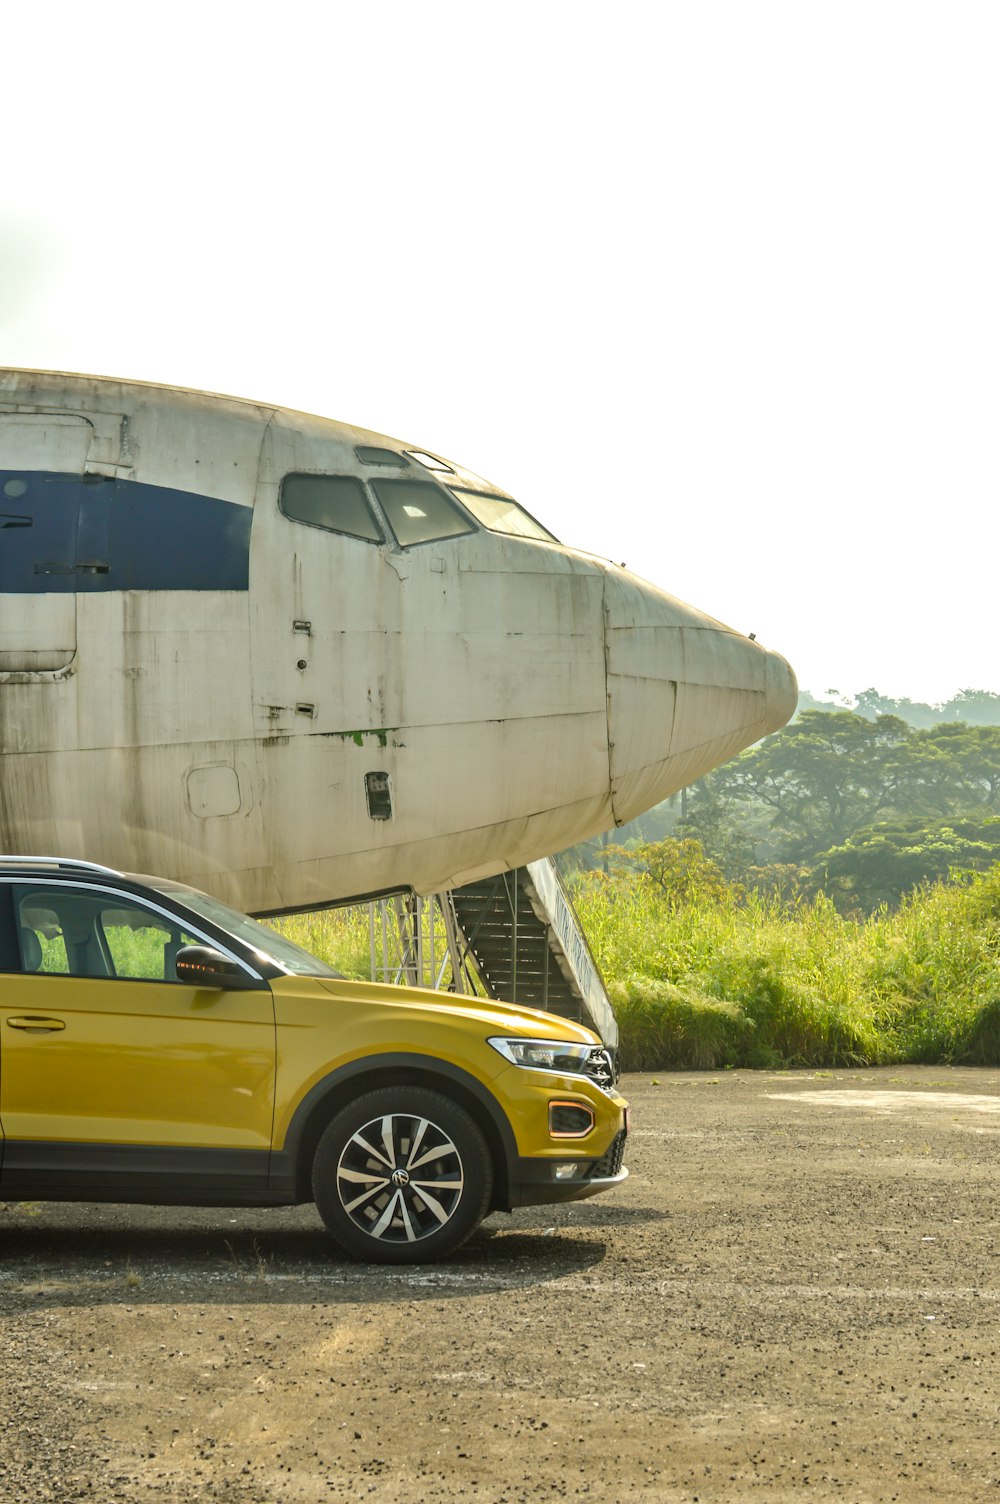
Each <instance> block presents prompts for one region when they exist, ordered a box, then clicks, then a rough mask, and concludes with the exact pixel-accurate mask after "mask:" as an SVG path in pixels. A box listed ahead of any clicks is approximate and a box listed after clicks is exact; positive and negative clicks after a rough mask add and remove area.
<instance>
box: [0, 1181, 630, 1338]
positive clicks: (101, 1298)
mask: <svg viewBox="0 0 1000 1504" xmlns="http://www.w3.org/2000/svg"><path fill="white" fill-rule="evenodd" d="M539 1210H540V1211H541V1210H543V1209H541V1208H540V1209H539ZM551 1210H552V1209H551V1208H549V1211H551ZM293 1215H295V1214H293ZM223 1218H224V1219H225V1220H224V1221H223ZM192 1219H195V1225H192ZM505 1220H506V1219H505ZM154 1222H155V1225H151V1224H153V1223H154ZM596 1225H597V1224H594V1223H590V1222H588V1223H585V1222H584V1220H583V1219H582V1218H581V1219H580V1220H579V1221H575V1220H574V1223H573V1225H572V1226H569V1227H566V1226H563V1227H553V1226H552V1225H551V1224H549V1225H545V1223H544V1219H539V1222H538V1225H537V1226H533V1227H517V1226H510V1225H509V1224H508V1226H507V1227H506V1228H499V1227H494V1226H493V1225H492V1222H491V1225H490V1226H489V1227H486V1228H482V1229H479V1230H477V1232H475V1233H474V1234H473V1235H472V1237H471V1238H470V1239H469V1241H468V1243H466V1244H465V1246H464V1247H463V1248H461V1249H460V1250H459V1251H458V1252H457V1253H455V1254H454V1255H452V1257H451V1258H450V1259H447V1260H443V1261H441V1262H439V1263H428V1264H410V1265H401V1266H400V1265H384V1264H378V1265H375V1264H361V1263H356V1262H354V1261H353V1260H351V1259H349V1258H347V1257H346V1256H345V1255H344V1254H342V1253H341V1252H340V1250H339V1249H338V1248H337V1247H336V1245H335V1244H334V1243H333V1242H332V1241H331V1239H330V1238H329V1237H328V1235H327V1233H326V1232H325V1230H324V1229H323V1228H322V1227H321V1226H319V1225H318V1224H317V1223H316V1221H315V1220H313V1219H311V1218H307V1217H306V1215H305V1213H304V1212H303V1211H300V1212H299V1213H298V1214H297V1216H296V1217H295V1222H294V1223H293V1225H288V1223H287V1221H285V1222H284V1223H282V1222H280V1221H279V1222H277V1223H276V1220H275V1218H274V1215H273V1214H271V1217H270V1219H269V1221H267V1222H265V1221H264V1220H263V1219H262V1217H261V1214H259V1213H249V1214H240V1213H237V1214H235V1215H231V1214H229V1213H220V1214H218V1215H217V1216H216V1217H215V1218H214V1219H213V1218H212V1214H210V1213H204V1212H197V1213H196V1212H191V1211H189V1210H187V1209H185V1210H183V1211H178V1212H176V1213H174V1212H173V1210H165V1209H162V1208H158V1209H155V1210H152V1209H148V1208H136V1207H101V1208H98V1207H87V1208H81V1207H70V1208H62V1207H55V1206H53V1207H49V1206H47V1205H45V1206H41V1207H40V1208H38V1209H37V1210H35V1209H30V1210H28V1211H21V1210H19V1209H18V1208H16V1207H11V1208H8V1209H7V1210H6V1211H4V1212H2V1213H0V1252H2V1264H0V1312H2V1311H4V1310H6V1311H8V1312H13V1311H15V1310H16V1311H18V1312H21V1313H23V1312H24V1311H25V1310H31V1309H46V1308H47V1309H52V1308H54V1307H65V1306H67V1305H69V1306H74V1307H82V1306H92V1307H93V1306H103V1305H123V1304H124V1305H130V1306H138V1305H199V1306H204V1305H211V1304H224V1305H226V1306H233V1305H259V1304H300V1303H302V1302H303V1301H306V1302H309V1303H316V1302H323V1303H324V1304H344V1305H351V1304H381V1303H386V1304H395V1303H398V1302H400V1301H407V1300H426V1299H432V1300H437V1301H440V1300H442V1299H447V1298H449V1297H451V1296H453V1295H468V1294H469V1293H470V1291H474V1292H476V1293H477V1294H484V1295H487V1294H490V1293H492V1292H497V1293H499V1292H501V1291H507V1290H511V1289H530V1288H532V1287H533V1286H537V1285H545V1284H549V1283H552V1282H553V1281H555V1280H559V1279H563V1278H565V1277H566V1276H567V1275H570V1274H578V1273H581V1272H585V1271H587V1270H589V1269H592V1268H594V1267H595V1266H597V1265H599V1264H600V1263H601V1262H602V1260H603V1259H604V1257H605V1255H606V1252H607V1249H606V1245H605V1243H604V1242H603V1241H602V1240H601V1239H600V1238H599V1237H595V1236H594V1234H593V1232H592V1231H591V1230H590V1228H591V1227H596Z"/></svg>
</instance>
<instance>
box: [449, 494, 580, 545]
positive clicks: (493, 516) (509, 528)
mask: <svg viewBox="0 0 1000 1504" xmlns="http://www.w3.org/2000/svg"><path fill="white" fill-rule="evenodd" d="M452 490H453V491H454V493H455V495H456V496H457V497H458V498H459V500H460V501H461V502H462V503H463V504H464V505H465V506H466V507H468V509H469V511H470V512H471V513H472V515H473V517H475V519H476V521H477V522H481V523H482V524H483V527H488V528H489V529H490V531H491V532H494V533H509V534H510V535H511V537H513V538H540V539H541V540H542V541H543V542H544V543H558V542H559V539H558V538H556V537H554V535H553V534H552V533H550V532H549V531H548V529H547V528H544V527H542V524H541V523H540V522H536V521H535V519H534V517H532V516H531V515H530V513H528V512H526V511H525V510H524V508H523V507H519V506H518V504H517V502H516V501H511V500H510V498H509V497H506V496H487V495H486V494H485V493H484V492H482V491H463V490H461V489H460V488H459V487H458V486H452Z"/></svg>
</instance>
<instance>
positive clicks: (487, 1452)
mask: <svg viewBox="0 0 1000 1504" xmlns="http://www.w3.org/2000/svg"><path fill="white" fill-rule="evenodd" d="M625 1091H626V1094H627V1095H628V1096H629V1097H630V1098H631V1100H632V1102H633V1106H634V1116H633V1137H632V1140H631V1145H630V1152H629V1154H628V1156H627V1163H628V1164H629V1166H630V1168H631V1171H632V1175H631V1178H630V1180H629V1181H628V1182H627V1184H626V1185H625V1186H624V1187H623V1188H622V1189H621V1190H619V1191H617V1192H615V1193H613V1194H612V1195H609V1196H605V1197H601V1198H598V1199H596V1200H594V1201H591V1202H582V1203H579V1204H578V1205H576V1206H575V1207H569V1208H567V1209H564V1210H561V1211H556V1210H554V1209H552V1208H539V1209H537V1210H532V1211H530V1212H529V1211H525V1212H519V1213H516V1214H515V1216H514V1217H513V1218H510V1217H495V1218H493V1219H491V1223H490V1224H489V1225H488V1229H484V1230H483V1231H482V1232H481V1233H479V1234H477V1235H476V1237H475V1238H474V1240H473V1241H472V1242H471V1243H470V1244H469V1245H468V1246H467V1247H466V1248H465V1249H464V1250H463V1251H462V1252H461V1254H459V1255H458V1256H457V1257H456V1258H455V1259H453V1260H452V1261H451V1262H449V1263H447V1264H443V1265H437V1266H433V1265H428V1266H420V1267H415V1268H412V1269H409V1270H406V1269H404V1270H384V1269H377V1268H366V1267H362V1266H359V1265H355V1264H350V1263H347V1262H345V1261H343V1260H341V1259H340V1258H339V1257H338V1256H337V1255H336V1253H335V1252H333V1251H332V1250H331V1245H330V1244H329V1243H328V1242H327V1240H326V1237H325V1234H324V1233H323V1231H322V1228H321V1226H320V1224H319V1221H318V1218H317V1217H316V1214H315V1212H314V1211H313V1210H312V1209H311V1208H297V1209H294V1210H291V1211H268V1212H244V1211H228V1210H225V1211H207V1212H206V1211H190V1210H157V1209H147V1208H139V1207H93V1206H57V1205H29V1206H16V1205H11V1206H8V1207H6V1208H5V1209H4V1210H3V1211H2V1212H0V1246H2V1248H3V1258H2V1260H0V1321H2V1327H3V1337H4V1363H3V1369H2V1388H0V1393H2V1401H3V1408H2V1414H3V1428H2V1433H0V1499H2V1501H3V1504H18V1501H22V1500H23V1501H25V1504H38V1501H42V1500H58V1501H59V1504H68V1501H73V1500H88V1501H91V1504H93V1501H105V1500H107V1501H112V1500H127V1501H133V1500H134V1501H147V1500H153V1499H155V1500H156V1501H158V1504H161V1501H162V1504H169V1501H175V1500H176V1501H179V1504H181V1501H183V1504H187V1501H194V1500H196V1499H197V1500H202V1499H216V1498H217V1499H225V1500H229V1501H232V1504H272V1501H273V1504H284V1501H289V1504H299V1501H302V1504H306V1501H308V1504H312V1501H317V1500H329V1501H339V1500H348V1499H350V1500H354V1499H361V1500H364V1499H367V1498H371V1499H373V1500H375V1501H379V1504H381V1501H385V1504H390V1501H391V1504H423V1501H441V1500H462V1499H467V1500H482V1501H489V1504H529V1501H530V1504H536V1501H538V1500H543V1499H544V1500H558V1499H564V1498H571V1499H594V1500H597V1499H602V1500H609V1499H610V1500H613V1501H616V1504H617V1501H622V1504H625V1501H631V1500H638V1499H643V1500H686V1501H711V1500H750V1499H754V1498H760V1499H766V1500H768V1501H769V1504H770V1501H784V1500H800V1499H802V1498H803V1497H809V1498H814V1499H831V1500H832V1499H836V1500H838V1501H851V1500H856V1501H881V1500H887V1501H888V1500H900V1501H906V1504H910V1501H914V1500H925V1499H926V1500H931V1499H933V1500H935V1501H940V1500H948V1501H952V1500H970V1501H971V1500H975V1501H977V1504H980V1501H982V1500H984V1499H987V1498H992V1497H997V1498H998V1499H1000V1493H998V1490H1000V1431H998V1426H997V1419H998V1400H1000V1389H998V1382H997V1349H998V1345H1000V1338H998V1331H997V1315H998V1304H997V1302H998V1300H1000V1281H998V1278H997V1267H996V1252H997V1233H998V1221H997V1218H998V1213H997V1198H996V1180H997V1148H998V1139H997V1135H998V1134H1000V1079H998V1077H997V1075H996V1074H995V1073H994V1072H991V1071H979V1070H948V1069H944V1068H931V1069H915V1068H912V1067H909V1068H902V1069H897V1070H888V1071H853V1072H835V1073H830V1072H814V1073H805V1072H781V1073H775V1074H769V1073H746V1072H740V1073H732V1074H731V1073H725V1074H723V1075H722V1076H711V1075H705V1074H685V1075H670V1074H664V1075H661V1076H660V1077H659V1078H657V1079H654V1078H652V1077H650V1076H648V1075H642V1076H632V1077H629V1078H626V1082H625Z"/></svg>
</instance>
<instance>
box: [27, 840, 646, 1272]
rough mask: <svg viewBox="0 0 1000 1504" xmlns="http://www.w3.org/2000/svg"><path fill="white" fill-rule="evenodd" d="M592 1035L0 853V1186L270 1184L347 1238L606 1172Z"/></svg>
mask: <svg viewBox="0 0 1000 1504" xmlns="http://www.w3.org/2000/svg"><path fill="white" fill-rule="evenodd" d="M627 1112H628V1109H627V1107H626V1104H625V1102H624V1101H623V1099H622V1098H621V1097H620V1096H619V1094H618V1091H617V1088H616V1080H615V1068H614V1063H613V1060H612V1057H611V1055H610V1054H609V1052H608V1051H607V1050H606V1049H605V1048H604V1047H603V1045H602V1044H601V1041H600V1040H599V1039H598V1037H597V1036H596V1035H595V1034H592V1033H591V1032H590V1030H588V1029H585V1028H583V1027H582V1026H581V1025H579V1024H575V1023H571V1022H569V1021H568V1020H566V1019H563V1018H556V1017H554V1016H553V1015H552V1014H548V1013H540V1012H537V1011H535V1010H533V1009H530V1008H518V1007H516V1006H514V1005H509V1004H506V1003H498V1002H492V1001H486V1000H483V999H480V998H468V997H456V996H453V995H451V994H448V993H440V992H430V991H426V990H424V989H420V988H410V987H389V986H383V985H379V984H376V983H372V982H354V981H349V980H347V979H345V978H344V977H342V976H340V975H339V973H337V972H336V971H334V970H333V969H332V968H331V967H329V966H327V965H325V964H324V962H322V961H319V960H317V958H316V957H315V956H311V955H309V954H308V953H307V952H306V951H304V950H301V949H300V948H299V947H298V946H296V945H293V944H291V942H290V941H288V940H285V939H283V938H282V937H281V936H280V935H277V934H275V932H274V931H273V930H271V929H269V928H267V927H266V926H265V925H263V924H259V923H257V922H256V921H255V920H253V919H248V918H247V917H246V916H245V915H244V914H239V913H237V912H236V911H235V910H233V909H230V908H228V907H227V906H226V905H225V904H222V903H219V902H218V901H217V900H216V899H214V898H210V897H208V895H207V894H205V893H199V892H197V891H196V890H195V889H193V888H187V887H183V886H182V885H180V884H179V883H173V882H168V881H165V880H159V879H157V878H149V877H135V876H133V875H128V874H124V873H121V872H115V871H112V870H111V869H109V868H106V867H99V866H97V865H95V864H93V863H88V862H70V861H60V860H57V859H49V858H27V857H8V858H0V1130H2V1138H0V1196H4V1197H6V1198H7V1199H9V1200H27V1199H32V1200H49V1201H53V1200H63V1201H120V1202H149V1203H157V1204H173V1205H201V1206H268V1205H273V1206H287V1205H295V1204H298V1203H301V1202H304V1201H310V1200H314V1201H315V1202H316V1205H317V1207H318V1209H319V1212H320V1215H321V1216H322V1218H323V1220H324V1222H325V1223H326V1225H327V1227H328V1228H329V1230H330V1232H331V1233H332V1235H333V1237H334V1238H335V1239H336V1241H337V1243H339V1244H340V1245H341V1247H342V1248H343V1249H345V1250H346V1251H347V1252H349V1253H350V1254H352V1255H354V1256H355V1257H358V1258H362V1259H371V1260H380V1261H383V1262H386V1263H408V1262H418V1261H421V1262H422V1261H424V1260H430V1259H434V1258H438V1257H441V1256H442V1255H444V1254H446V1253H449V1252H451V1251H452V1250H453V1249H455V1248H457V1247H458V1246H459V1244H460V1243H462V1242H463V1241H464V1240H465V1238H467V1237H468V1235H469V1234H470V1233H471V1232H472V1230H473V1228H475V1227H476V1225H477V1224H478V1223H479V1222H480V1221H481V1219H482V1218H483V1217H484V1216H485V1215H486V1214H487V1213H488V1212H490V1211H492V1210H498V1209H504V1210H510V1209H511V1208H512V1207H515V1206H525V1205H531V1204H537V1203H546V1202H555V1201H570V1200H575V1199H578V1198H580V1197H583V1196H593V1195H596V1194H597V1193H598V1192H600V1191H604V1190H607V1189H608V1188H609V1187H611V1186H615V1185H619V1184H620V1183H621V1182H622V1181H623V1180H624V1179H625V1177H626V1175H627V1174H628V1171H627V1170H625V1169H623V1168H622V1156H623V1153H624V1148H625V1138H626V1132H627Z"/></svg>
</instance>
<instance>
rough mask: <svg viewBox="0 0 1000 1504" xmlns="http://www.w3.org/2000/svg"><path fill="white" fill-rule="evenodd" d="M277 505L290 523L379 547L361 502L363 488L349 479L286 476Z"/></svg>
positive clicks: (379, 537)
mask: <svg viewBox="0 0 1000 1504" xmlns="http://www.w3.org/2000/svg"><path fill="white" fill-rule="evenodd" d="M278 505H279V506H280V507H281V510H282V511H283V512H284V514H285V516H286V517H290V518H291V519H292V521H293V522H305V523H307V524H308V525H309V526H310V527H324V528H326V529H327V531H328V532H331V533H346V534H347V536H348V537H350V538H363V539H365V540H366V541H367V542H369V543H381V542H382V541H383V540H382V533H381V530H380V528H379V526H378V523H377V522H376V521H375V518H374V517H373V516H372V513H371V511H370V509H369V506H368V502H367V500H366V498H365V488H364V486H363V484H362V482H361V481H360V480H358V479H357V477H356V476H353V475H286V476H285V478H284V480H283V481H282V482H281V496H280V498H279V502H278Z"/></svg>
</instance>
